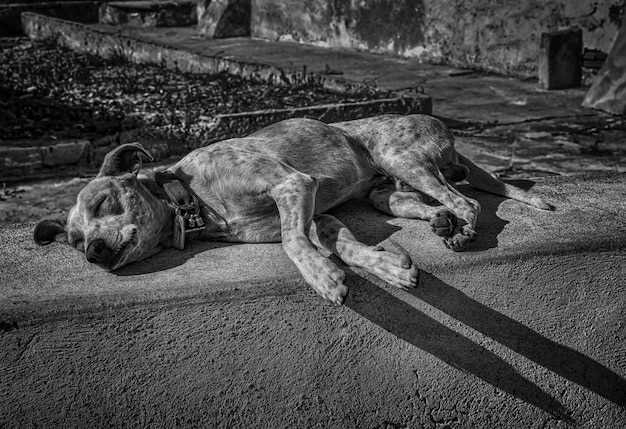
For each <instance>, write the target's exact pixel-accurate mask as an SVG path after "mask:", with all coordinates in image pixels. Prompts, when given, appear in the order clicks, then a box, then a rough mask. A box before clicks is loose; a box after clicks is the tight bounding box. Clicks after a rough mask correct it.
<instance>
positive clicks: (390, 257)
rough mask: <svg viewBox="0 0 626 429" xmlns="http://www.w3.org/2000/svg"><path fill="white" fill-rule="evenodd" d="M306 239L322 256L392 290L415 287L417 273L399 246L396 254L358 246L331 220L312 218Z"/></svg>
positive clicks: (358, 244)
mask: <svg viewBox="0 0 626 429" xmlns="http://www.w3.org/2000/svg"><path fill="white" fill-rule="evenodd" d="M309 237H310V238H311V241H312V242H313V244H315V245H316V246H318V247H319V248H320V249H322V250H323V251H324V252H326V253H334V254H335V255H337V256H338V257H339V258H340V259H341V260H342V261H343V262H345V263H346V264H348V265H351V266H354V267H359V268H361V269H364V270H365V271H367V272H369V273H372V274H374V275H375V276H377V277H378V278H380V279H382V280H384V281H386V282H387V283H390V284H392V285H393V286H396V287H399V288H401V289H407V288H412V287H415V286H417V278H418V274H419V271H418V269H417V267H416V266H415V265H414V264H413V262H412V261H411V258H410V257H409V255H408V254H407V253H406V252H405V251H403V250H401V248H400V247H399V246H398V249H397V250H396V249H385V248H383V247H382V246H380V245H379V246H368V245H366V244H364V243H361V242H360V241H359V240H357V239H356V237H354V235H353V234H352V232H351V231H350V230H349V229H348V227H347V226H345V225H344V224H343V223H342V222H341V221H340V220H339V219H337V218H335V217H333V216H330V215H327V214H322V215H318V216H315V219H314V221H313V223H312V225H311V229H310V231H309ZM390 250H391V251H390ZM394 250H396V251H394Z"/></svg>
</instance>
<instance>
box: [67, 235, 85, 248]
mask: <svg viewBox="0 0 626 429" xmlns="http://www.w3.org/2000/svg"><path fill="white" fill-rule="evenodd" d="M84 242H85V241H84V238H83V234H82V233H80V232H74V231H72V232H70V234H69V243H70V245H71V246H72V247H75V248H76V249H78V250H80V251H81V252H84V251H85V249H84Z"/></svg>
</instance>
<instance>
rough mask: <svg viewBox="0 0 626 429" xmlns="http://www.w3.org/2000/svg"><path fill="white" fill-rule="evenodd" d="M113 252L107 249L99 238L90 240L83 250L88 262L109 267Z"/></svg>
mask: <svg viewBox="0 0 626 429" xmlns="http://www.w3.org/2000/svg"><path fill="white" fill-rule="evenodd" d="M113 256H114V253H113V250H112V249H111V248H109V247H108V246H107V244H106V242H105V241H104V240H103V239H101V238H96V239H94V240H92V241H91V242H90V243H89V245H88V246H87V250H85V257H86V258H87V261H88V262H91V263H93V264H98V265H102V266H104V267H107V268H108V267H110V266H111V262H113Z"/></svg>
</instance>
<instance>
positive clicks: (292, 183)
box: [270, 173, 348, 304]
mask: <svg viewBox="0 0 626 429" xmlns="http://www.w3.org/2000/svg"><path fill="white" fill-rule="evenodd" d="M316 191H317V182H316V181H315V179H314V178H312V177H310V176H308V175H305V174H301V173H292V174H289V175H288V176H286V177H285V178H284V179H283V180H282V181H281V182H280V183H279V184H277V185H275V186H273V187H272V189H271V190H270V195H271V196H272V198H273V199H274V201H276V206H277V207H278V212H279V214H280V225H281V237H282V243H283V249H285V252H286V253H287V256H289V258H290V259H291V260H292V261H293V262H294V264H296V267H298V269H299V270H300V272H301V273H302V276H303V277H304V280H306V282H307V283H308V284H310V285H311V286H312V287H313V289H315V290H316V291H317V293H319V294H320V295H321V296H323V297H324V298H326V299H328V300H330V301H332V302H334V303H336V304H342V303H343V300H344V298H345V296H346V294H347V293H348V288H347V287H346V285H345V284H344V282H343V281H344V278H345V273H344V272H343V271H341V270H340V269H339V268H338V267H337V266H336V265H335V264H333V263H332V262H331V261H330V260H329V259H327V258H325V257H323V256H322V255H321V254H320V253H319V252H318V251H317V249H316V248H315V246H313V244H312V243H311V241H310V240H309V238H308V231H309V229H310V227H311V222H312V220H313V214H314V208H315V193H316Z"/></svg>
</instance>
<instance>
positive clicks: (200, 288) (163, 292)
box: [0, 175, 626, 428]
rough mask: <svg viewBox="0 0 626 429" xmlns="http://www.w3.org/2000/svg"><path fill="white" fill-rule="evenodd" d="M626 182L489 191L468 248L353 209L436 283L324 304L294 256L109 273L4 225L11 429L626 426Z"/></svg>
mask: <svg viewBox="0 0 626 429" xmlns="http://www.w3.org/2000/svg"><path fill="white" fill-rule="evenodd" d="M624 179H625V177H624V175H609V176H600V177H594V178H545V179H543V180H542V181H541V182H540V183H538V184H537V185H536V186H535V189H536V190H537V191H538V192H540V193H542V194H544V195H545V196H546V197H547V198H548V199H550V200H551V201H553V202H554V203H555V204H556V205H557V207H558V210H557V211H556V212H553V213H550V212H542V211H538V210H534V209H531V208H529V207H526V206H524V205H521V204H519V203H516V202H513V201H503V200H502V199H500V198H496V197H491V196H487V195H484V194H477V197H478V198H479V200H480V201H481V202H482V204H483V207H484V212H485V213H484V215H483V217H482V220H481V225H480V233H481V236H480V238H479V239H478V241H477V242H476V243H475V245H474V247H473V248H472V249H471V250H470V251H469V252H466V253H461V254H457V253H452V252H449V251H448V250H446V249H445V248H444V247H443V245H442V244H441V243H440V242H439V240H438V239H437V238H436V237H434V236H433V235H432V233H430V232H429V231H428V226H427V225H426V224H425V223H424V222H420V221H411V220H397V219H396V220H392V219H389V218H387V217H385V216H383V215H380V214H377V213H375V212H372V211H371V210H369V209H368V208H367V207H366V206H364V205H362V204H360V203H351V204H348V205H347V206H345V207H343V208H341V209H339V210H338V211H337V214H338V216H339V217H340V218H342V219H343V220H344V221H345V222H346V223H347V224H348V225H350V226H351V227H352V228H353V229H354V230H355V232H356V234H357V236H359V237H360V238H361V239H363V240H365V241H367V242H371V243H374V242H379V241H388V240H390V239H392V240H394V241H395V242H396V243H399V244H400V245H402V246H404V247H405V248H407V249H408V251H409V252H410V253H411V255H412V256H413V257H414V259H415V261H416V262H417V263H418V264H419V266H420V267H422V268H423V269H424V271H425V272H424V273H423V275H422V277H421V280H420V285H419V287H418V289H416V290H415V291H414V292H411V293H406V292H403V291H400V290H395V289H391V288H390V287H388V286H386V285H384V284H380V282H379V281H377V280H375V279H372V278H370V277H367V276H363V275H362V273H360V272H351V273H350V274H349V280H348V282H349V284H350V287H351V292H350V296H349V298H348V300H347V303H346V306H344V307H335V306H332V305H330V304H327V303H325V302H323V301H321V300H320V299H319V298H318V297H317V296H316V295H315V294H314V293H313V292H312V291H311V290H310V289H309V288H308V287H306V286H305V285H304V284H303V282H302V280H301V278H300V276H299V275H298V273H297V271H296V269H295V268H294V267H293V265H292V264H291V262H290V261H289V260H288V259H287V258H286V256H285V255H284V254H283V253H282V251H281V249H280V246H279V245H278V244H266V245H236V246H225V247H222V246H220V245H215V244H208V243H204V244H202V243H197V244H195V245H194V246H193V247H191V248H190V249H188V250H186V251H185V252H179V251H169V252H166V253H163V254H161V255H158V256H156V257H155V258H153V259H151V260H148V261H145V262H144V263H139V264H136V265H134V266H129V267H128V268H126V269H124V270H123V271H122V272H120V273H117V274H109V273H106V272H103V271H102V270H100V269H98V268H96V267H93V266H90V265H89V264H87V263H86V262H85V261H84V260H83V258H82V255H80V254H78V253H77V252H76V251H74V250H72V249H69V248H66V247H63V246H61V245H56V244H54V245H50V246H47V247H37V246H35V245H34V244H33V243H32V242H31V238H30V235H31V231H32V225H14V226H9V227H4V228H3V229H0V238H1V239H0V261H2V262H1V263H0V264H1V265H0V275H1V276H2V281H1V282H0V285H1V286H0V321H1V328H2V330H3V332H2V333H1V334H0V378H2V380H3V383H2V384H0V403H2V404H4V406H3V407H0V426H24V425H26V424H36V425H39V426H68V425H82V426H89V427H92V426H93V427H95V426H110V425H122V426H137V425H152V426H156V425H176V424H178V425H187V426H194V425H195V426H207V425H212V424H215V425H218V426H231V427H232V426H239V427H255V426H265V427H311V426H319V427H429V428H436V427H437V428H442V427H537V428H539V427H565V426H567V425H573V426H580V427H589V428H597V427H606V428H610V427H614V428H620V427H624V425H625V424H626V380H625V378H624V377H626V341H625V340H626V325H625V324H624V320H626V294H625V293H624V292H625V290H624V284H623V279H624V278H625V274H626V273H625V272H624V269H625V267H626V260H625V253H624V243H626V218H624V215H623V213H624V209H625V208H626V207H624V201H626V198H625V197H626V191H625V188H624Z"/></svg>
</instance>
